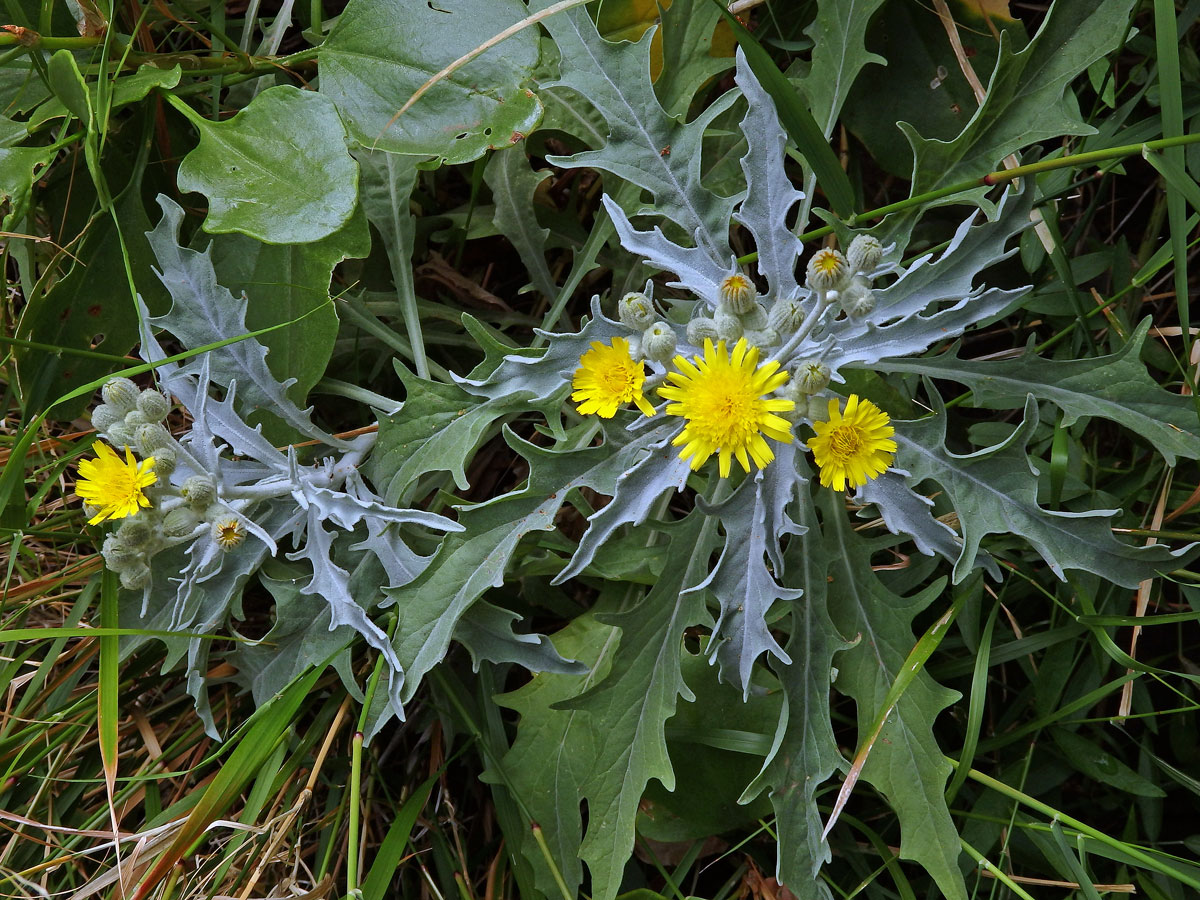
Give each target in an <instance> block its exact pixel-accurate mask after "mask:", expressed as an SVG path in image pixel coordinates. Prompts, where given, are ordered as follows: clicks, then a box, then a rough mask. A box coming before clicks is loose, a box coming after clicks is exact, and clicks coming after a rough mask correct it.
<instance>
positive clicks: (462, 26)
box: [321, 0, 542, 164]
mask: <svg viewBox="0 0 1200 900" xmlns="http://www.w3.org/2000/svg"><path fill="white" fill-rule="evenodd" d="M526 14H527V11H526V9H525V6H524V5H523V4H522V3H520V2H518V0H438V2H436V3H433V2H430V3H410V2H405V0H350V3H348V4H347V5H346V8H345V10H344V11H343V12H342V14H341V15H340V16H339V17H338V22H337V25H336V26H335V27H334V29H333V31H332V32H331V33H330V35H329V37H328V38H326V40H325V43H324V44H322V45H321V93H322V95H324V96H325V97H328V98H329V99H330V100H332V101H333V103H334V105H335V106H336V107H337V109H338V112H340V113H341V115H342V118H343V119H344V120H345V121H346V123H347V126H348V128H349V129H350V133H351V135H352V136H353V137H354V139H355V140H356V141H358V143H360V144H361V145H362V146H364V147H367V148H369V149H371V150H386V151H388V152H391V153H409V154H414V155H420V156H437V157H439V158H440V159H441V160H442V161H443V162H445V163H450V164H454V163H464V162H470V161H471V160H473V159H477V158H479V157H480V156H482V155H483V154H484V153H485V152H486V151H487V150H490V149H497V148H501V147H507V146H509V145H511V144H514V143H517V142H518V141H520V140H521V139H522V138H524V136H525V135H527V134H529V133H530V132H531V131H533V129H534V128H536V127H537V123H538V122H539V121H540V119H541V117H542V106H541V103H540V102H539V100H538V98H537V96H536V95H534V93H533V92H532V91H530V90H529V89H528V88H525V87H523V86H522V85H523V84H524V83H525V82H526V81H527V80H528V79H529V78H530V76H531V75H532V73H533V68H534V66H535V65H536V64H537V60H538V37H537V35H538V32H537V29H536V28H525V29H522V30H521V31H519V32H517V33H516V34H514V35H513V36H511V37H509V38H507V39H506V40H504V41H502V42H501V43H500V44H498V45H496V46H494V47H492V48H490V49H488V50H487V51H486V52H485V53H483V54H481V55H480V56H478V57H476V58H475V59H472V60H471V61H470V62H469V63H467V64H466V65H464V66H463V67H462V68H460V69H458V70H457V71H455V72H454V73H452V74H451V75H449V76H448V77H446V78H443V79H442V80H440V81H438V82H437V83H436V84H434V85H433V86H432V87H431V88H429V90H428V91H427V92H426V93H425V94H424V95H423V96H422V97H421V98H420V99H418V100H417V101H416V102H415V103H414V104H413V105H412V107H411V108H409V109H407V110H405V111H404V113H403V114H399V113H400V109H401V107H402V106H403V105H404V104H405V103H406V102H407V101H408V100H409V98H410V97H412V96H413V95H414V94H415V93H416V91H417V90H418V89H419V88H420V87H421V86H422V85H423V84H425V82H427V81H428V80H429V79H430V78H431V77H432V76H433V75H434V74H436V73H437V72H439V71H440V70H441V69H443V68H445V67H446V66H448V65H449V64H450V63H452V62H454V61H455V60H457V59H458V58H460V57H461V56H463V55H465V54H467V53H469V52H470V51H472V50H474V49H476V48H477V47H478V46H479V45H481V44H483V43H484V42H485V41H487V40H489V39H490V38H492V37H494V36H495V35H497V34H499V33H500V32H502V31H504V29H506V28H508V27H509V26H510V25H513V24H514V23H516V22H518V21H520V20H521V19H523V18H525V16H526Z"/></svg>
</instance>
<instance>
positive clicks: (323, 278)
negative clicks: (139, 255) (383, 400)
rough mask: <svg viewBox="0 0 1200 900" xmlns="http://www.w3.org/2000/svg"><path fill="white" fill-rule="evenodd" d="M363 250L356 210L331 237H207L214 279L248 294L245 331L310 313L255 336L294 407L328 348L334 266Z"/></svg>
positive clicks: (332, 331)
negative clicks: (284, 240)
mask: <svg viewBox="0 0 1200 900" xmlns="http://www.w3.org/2000/svg"><path fill="white" fill-rule="evenodd" d="M198 237H199V236H198ZM370 252H371V236H370V232H369V231H368V228H367V221H366V217H365V216H363V214H362V211H361V210H356V211H355V213H354V214H353V215H352V216H351V217H350V219H349V220H347V222H346V224H345V225H344V226H343V227H341V228H339V229H338V230H337V231H335V232H334V233H333V234H331V235H329V236H328V237H325V238H322V239H321V240H319V241H313V242H312V243H306V244H265V243H263V242H262V241H258V240H255V239H254V238H251V237H246V236H245V235H243V234H221V235H216V236H215V237H214V238H213V239H212V254H211V256H212V263H213V269H214V270H215V271H216V275H217V281H218V283H220V284H221V285H223V286H224V287H226V288H228V289H229V291H230V293H232V294H233V295H234V296H239V295H241V294H245V295H246V297H247V298H248V302H247V304H246V327H247V328H248V329H250V330H257V329H259V328H265V327H267V326H268V325H275V324H277V323H279V322H290V321H292V320H294V319H299V318H300V317H301V316H304V315H305V313H311V315H307V316H305V317H304V318H303V319H302V320H301V321H299V322H297V323H296V324H295V325H294V326H292V327H291V328H289V329H287V330H286V331H279V332H272V333H271V334H266V335H263V336H262V337H261V338H260V339H259V342H260V343H261V344H262V345H263V346H264V347H266V348H267V351H268V353H267V363H268V366H269V367H270V369H271V371H272V372H274V373H275V376H276V377H277V378H278V379H279V380H280V381H285V380H287V379H289V378H294V379H296V383H295V384H293V385H291V386H290V387H289V388H288V396H289V397H291V398H292V400H293V401H294V402H295V403H296V404H297V405H300V406H303V405H304V401H305V398H306V397H307V396H308V392H309V390H310V389H311V388H312V387H313V385H315V384H316V383H317V382H318V381H319V380H320V379H321V378H322V376H324V374H325V368H326V365H327V363H328V362H329V357H330V356H331V355H332V353H333V342H334V339H335V338H336V337H337V331H338V317H337V313H336V312H335V311H334V308H333V306H332V304H330V303H329V302H328V301H329V284H330V278H331V277H332V275H333V269H334V266H336V265H337V264H338V263H340V262H341V261H342V260H344V259H349V258H360V257H364V256H366V255H367V254H368V253H370ZM318 307H320V308H318Z"/></svg>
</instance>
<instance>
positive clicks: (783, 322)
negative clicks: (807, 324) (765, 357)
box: [767, 297, 804, 334]
mask: <svg viewBox="0 0 1200 900" xmlns="http://www.w3.org/2000/svg"><path fill="white" fill-rule="evenodd" d="M803 321H804V307H803V306H802V305H801V304H800V301H799V300H797V299H795V298H794V297H786V298H784V299H781V300H776V301H775V305H774V306H772V307H771V311H770V312H769V313H768V314H767V324H768V326H769V327H771V328H774V329H775V330H776V331H778V332H779V333H780V334H795V333H796V332H797V331H798V330H799V329H800V325H801V323H802V322H803Z"/></svg>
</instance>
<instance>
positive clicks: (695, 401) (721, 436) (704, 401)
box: [658, 338, 796, 478]
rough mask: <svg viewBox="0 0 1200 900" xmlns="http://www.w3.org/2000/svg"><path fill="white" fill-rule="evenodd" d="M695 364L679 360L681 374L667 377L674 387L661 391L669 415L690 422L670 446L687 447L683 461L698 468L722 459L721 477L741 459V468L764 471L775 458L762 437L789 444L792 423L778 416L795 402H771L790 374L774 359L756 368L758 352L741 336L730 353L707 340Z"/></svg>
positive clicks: (780, 400) (680, 453) (793, 406)
mask: <svg viewBox="0 0 1200 900" xmlns="http://www.w3.org/2000/svg"><path fill="white" fill-rule="evenodd" d="M692 359H693V360H694V362H693V361H689V360H686V359H684V358H683V357H682V356H676V357H675V367H676V368H677V369H678V370H679V371H678V372H670V373H668V374H667V380H668V381H670V382H671V384H670V385H667V386H665V387H661V388H659V389H658V392H659V394H661V395H662V396H663V397H664V398H665V399H667V400H673V401H675V402H674V403H671V404H669V405H668V406H667V415H670V416H683V417H684V419H686V420H687V424H685V425H684V426H683V431H682V432H681V433H680V435H679V437H677V438H675V440H674V441H673V442H672V443H673V444H674V445H675V446H676V447H678V446H680V445H681V444H682V445H683V450H681V451H680V452H679V458H680V459H688V458H691V461H692V462H691V466H692V468H693V469H698V468H700V467H701V466H702V465H704V462H705V460H707V459H708V458H709V457H710V456H712V455H713V454H714V453H716V454H718V456H719V460H720V473H721V477H722V478H724V477H727V476H728V475H729V466H730V460H731V458H733V457H737V461H738V462H739V463H741V464H742V468H743V469H745V470H746V471H747V472H749V471H750V460H754V464H755V465H756V466H758V468H760V469H761V468H763V467H764V466H765V465H766V464H767V463H769V462H770V461H771V460H773V459H774V458H775V454H774V453H773V452H772V450H771V448H770V446H768V444H767V442H766V441H765V440H764V439H763V435H766V436H767V437H769V438H774V439H775V440H777V441H783V442H785V443H790V442H791V440H792V431H791V425H790V424H789V423H788V421H787V419H783V418H781V417H779V416H777V415H774V413H777V412H785V411H786V410H789V409H794V408H795V406H796V404H795V403H793V402H792V401H791V400H784V399H781V398H777V397H771V398H767V396H766V395H767V394H769V393H771V392H772V391H773V390H775V389H776V388H778V387H781V386H782V385H783V384H784V383H786V382H787V380H788V373H787V372H780V371H777V370H778V369H779V363H777V362H775V361H774V360H772V361H771V362H768V363H765V364H764V365H761V366H760V365H759V364H758V348H757V347H751V346H749V345H747V343H746V339H745V338H740V339H739V340H738V342H737V344H735V345H734V348H733V353H732V354H730V353H729V351H728V350H726V348H725V342H724V341H721V342H720V343H719V344H717V346H716V347H713V343H712V341H711V340H708V339H705V341H704V356H703V358H701V357H699V356H696V357H693V358H692Z"/></svg>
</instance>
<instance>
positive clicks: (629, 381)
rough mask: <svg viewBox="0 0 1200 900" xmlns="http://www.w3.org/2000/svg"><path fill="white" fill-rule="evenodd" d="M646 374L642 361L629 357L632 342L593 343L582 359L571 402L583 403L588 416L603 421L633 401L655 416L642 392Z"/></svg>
mask: <svg viewBox="0 0 1200 900" xmlns="http://www.w3.org/2000/svg"><path fill="white" fill-rule="evenodd" d="M645 381H646V372H645V370H644V369H643V368H642V364H641V363H640V362H634V360H633V357H632V356H630V355H629V342H628V341H626V340H625V338H619V337H618V338H613V339H612V344H611V345H609V344H602V343H600V342H599V341H592V349H591V350H588V351H587V352H586V353H584V354H583V356H581V357H580V358H579V368H578V369H576V370H575V377H574V378H572V379H571V387H573V388H574V389H575V392H574V393H573V394H571V399H572V400H574V401H575V402H576V403H578V404H579V411H580V412H581V413H583V414H584V415H590V414H592V413H595V414H596V415H598V416H600V418H602V419H611V418H612V417H613V416H615V415H616V414H617V407H620V406H624V405H625V404H626V403H629V402H630V401H633V402H634V403H636V404H637V408H638V409H640V410H641V411H642V412H644V413H645V414H646V415H648V416H652V415H654V407H653V406H652V405H651V403H650V401H649V400H647V399H646V395H645V394H643V393H642V384H643V383H644V382H645Z"/></svg>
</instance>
